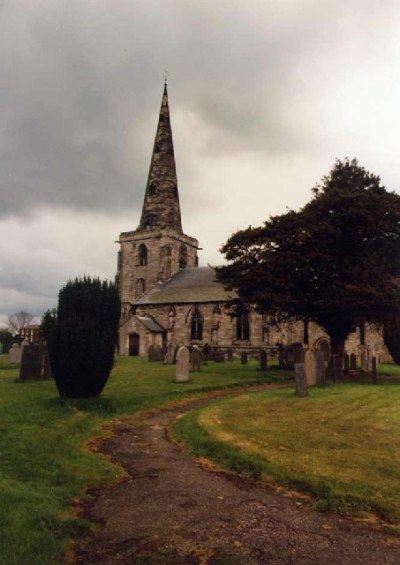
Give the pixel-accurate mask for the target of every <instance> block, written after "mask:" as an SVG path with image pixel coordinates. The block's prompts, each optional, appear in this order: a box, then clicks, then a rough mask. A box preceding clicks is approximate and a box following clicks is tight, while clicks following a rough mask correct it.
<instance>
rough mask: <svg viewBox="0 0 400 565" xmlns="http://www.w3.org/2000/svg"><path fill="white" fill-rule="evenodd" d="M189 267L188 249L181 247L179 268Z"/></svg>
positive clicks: (184, 246)
mask: <svg viewBox="0 0 400 565" xmlns="http://www.w3.org/2000/svg"><path fill="white" fill-rule="evenodd" d="M186 265H187V247H186V245H181V246H180V249H179V268H180V269H185V268H186Z"/></svg>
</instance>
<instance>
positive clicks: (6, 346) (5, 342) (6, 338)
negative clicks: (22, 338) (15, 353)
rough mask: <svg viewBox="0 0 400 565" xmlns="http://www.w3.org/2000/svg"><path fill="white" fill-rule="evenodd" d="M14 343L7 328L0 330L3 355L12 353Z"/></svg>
mask: <svg viewBox="0 0 400 565" xmlns="http://www.w3.org/2000/svg"><path fill="white" fill-rule="evenodd" d="M12 342H13V336H12V334H11V332H9V331H8V330H7V329H5V328H1V329H0V343H1V345H2V346H3V353H8V352H9V351H10V347H11V344H12Z"/></svg>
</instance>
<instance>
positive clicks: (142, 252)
mask: <svg viewBox="0 0 400 565" xmlns="http://www.w3.org/2000/svg"><path fill="white" fill-rule="evenodd" d="M139 265H141V266H144V265H147V247H146V246H145V244H144V243H141V244H140V245H139Z"/></svg>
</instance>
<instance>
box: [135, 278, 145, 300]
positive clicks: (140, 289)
mask: <svg viewBox="0 0 400 565" xmlns="http://www.w3.org/2000/svg"><path fill="white" fill-rule="evenodd" d="M145 292H146V281H145V280H144V279H138V280H137V281H136V296H141V295H142V294H144V293H145Z"/></svg>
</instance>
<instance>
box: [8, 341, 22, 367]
mask: <svg viewBox="0 0 400 565" xmlns="http://www.w3.org/2000/svg"><path fill="white" fill-rule="evenodd" d="M10 363H21V349H20V347H19V345H18V343H13V344H12V346H11V349H10Z"/></svg>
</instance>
